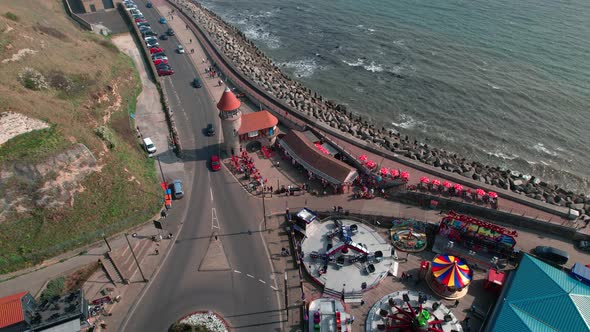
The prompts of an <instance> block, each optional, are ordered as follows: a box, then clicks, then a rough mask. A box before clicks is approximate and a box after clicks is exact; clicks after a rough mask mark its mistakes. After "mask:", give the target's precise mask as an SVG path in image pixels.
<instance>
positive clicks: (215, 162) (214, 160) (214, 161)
mask: <svg viewBox="0 0 590 332" xmlns="http://www.w3.org/2000/svg"><path fill="white" fill-rule="evenodd" d="M220 169H221V162H220V161H219V157H218V156H217V155H216V154H214V155H212V156H211V170H212V171H214V172H216V171H219V170H220Z"/></svg>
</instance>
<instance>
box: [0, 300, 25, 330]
mask: <svg viewBox="0 0 590 332" xmlns="http://www.w3.org/2000/svg"><path fill="white" fill-rule="evenodd" d="M25 295H27V292H20V293H16V294H12V295H9V296H5V297H3V298H0V328H4V327H7V326H10V325H13V324H16V323H20V322H22V321H23V320H24V319H25V316H24V314H23V306H22V303H21V299H22V298H23V296H25Z"/></svg>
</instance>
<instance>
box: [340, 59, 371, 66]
mask: <svg viewBox="0 0 590 332" xmlns="http://www.w3.org/2000/svg"><path fill="white" fill-rule="evenodd" d="M342 62H344V63H345V64H347V65H349V66H351V67H359V66H362V65H364V64H365V60H363V59H361V58H358V59H356V61H354V62H348V61H346V60H342Z"/></svg>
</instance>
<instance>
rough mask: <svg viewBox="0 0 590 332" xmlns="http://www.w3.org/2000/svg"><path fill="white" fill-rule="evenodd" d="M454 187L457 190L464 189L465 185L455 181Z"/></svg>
mask: <svg viewBox="0 0 590 332" xmlns="http://www.w3.org/2000/svg"><path fill="white" fill-rule="evenodd" d="M453 188H455V191H463V186H462V185H460V184H458V183H455V185H454V186H453Z"/></svg>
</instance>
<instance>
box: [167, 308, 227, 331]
mask: <svg viewBox="0 0 590 332" xmlns="http://www.w3.org/2000/svg"><path fill="white" fill-rule="evenodd" d="M195 330H196V331H206V332H228V331H229V325H228V324H227V323H226V322H225V320H224V319H223V318H222V317H221V315H219V314H217V313H215V312H212V311H199V312H194V313H192V314H189V315H186V316H184V317H183V318H182V319H180V320H179V321H178V322H176V323H174V324H172V326H171V327H170V328H169V329H168V332H182V331H187V332H188V331H195Z"/></svg>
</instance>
